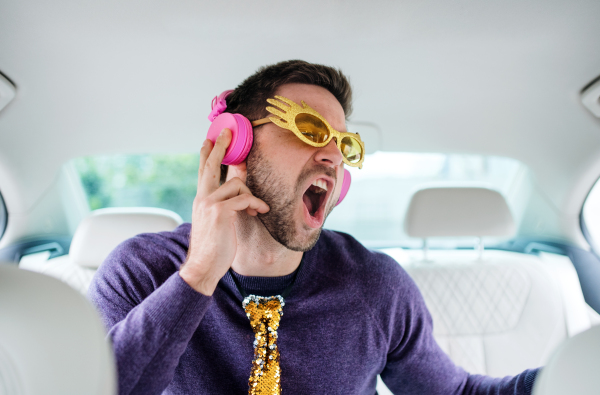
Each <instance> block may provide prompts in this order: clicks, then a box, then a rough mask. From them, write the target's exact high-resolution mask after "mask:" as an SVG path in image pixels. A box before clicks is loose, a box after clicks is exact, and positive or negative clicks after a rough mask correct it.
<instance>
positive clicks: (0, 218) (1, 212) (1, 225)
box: [0, 193, 8, 239]
mask: <svg viewBox="0 0 600 395" xmlns="http://www.w3.org/2000/svg"><path fill="white" fill-rule="evenodd" d="M7 223H8V212H7V211H6V206H5V205H4V199H2V194H1V193H0V239H1V238H2V236H3V235H4V231H5V230H6V224H7Z"/></svg>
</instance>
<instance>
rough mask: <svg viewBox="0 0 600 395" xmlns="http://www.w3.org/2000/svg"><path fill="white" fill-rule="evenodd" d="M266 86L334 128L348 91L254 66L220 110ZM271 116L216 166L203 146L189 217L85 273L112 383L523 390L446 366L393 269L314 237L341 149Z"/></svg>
mask: <svg viewBox="0 0 600 395" xmlns="http://www.w3.org/2000/svg"><path fill="white" fill-rule="evenodd" d="M275 96H277V99H276V101H270V103H271V104H275V106H278V105H279V107H280V108H284V109H285V108H287V107H285V105H284V104H282V103H285V102H287V103H288V105H292V104H293V103H295V104H296V105H301V103H302V102H305V103H306V104H307V105H308V106H309V107H310V108H312V109H313V110H314V111H316V113H318V114H320V116H321V117H322V118H323V119H324V120H325V121H324V122H328V123H329V125H330V127H331V129H334V130H335V131H338V132H342V133H343V132H346V127H345V119H346V117H347V116H348V115H349V114H350V112H351V88H350V85H349V83H348V81H347V80H346V78H345V77H344V75H343V74H342V73H341V72H340V71H339V70H335V69H333V68H330V67H326V66H322V65H315V64H310V63H306V62H303V61H288V62H282V63H278V64H275V65H272V66H268V67H264V68H262V69H260V70H259V71H258V72H257V73H255V74H254V75H253V76H251V77H249V78H248V79H247V80H246V81H244V82H243V83H242V84H241V85H240V86H238V87H237V88H236V90H235V91H234V92H233V93H232V94H231V95H230V96H229V97H228V98H227V100H226V101H227V103H226V104H227V110H226V111H228V112H231V113H240V114H242V115H244V116H245V117H247V118H249V119H250V120H251V121H256V120H258V119H264V118H265V117H267V116H269V115H271V114H269V112H268V111H267V110H266V106H267V103H266V99H273V98H275ZM292 102H293V103H292ZM270 112H271V113H272V114H280V115H281V114H282V113H281V112H279V113H278V112H277V110H273V109H271V110H270ZM282 116H283V115H282ZM274 118H275V120H274V121H273V120H272V121H270V122H266V123H264V124H263V125H261V126H258V127H255V128H254V131H253V133H254V144H253V146H252V150H251V151H250V154H249V155H248V158H247V159H246V160H245V161H243V162H242V163H239V164H237V165H231V166H229V167H228V169H225V168H224V169H223V170H224V171H223V172H221V166H220V164H221V162H222V160H223V157H224V155H225V152H226V149H227V147H228V145H229V143H230V140H231V132H230V131H229V130H227V129H225V130H223V131H222V133H221V134H220V135H219V137H218V139H217V140H216V143H215V144H214V146H213V144H212V143H211V142H210V141H209V140H207V141H205V142H204V145H203V147H202V149H201V151H200V166H199V171H198V187H197V195H196V198H195V200H194V205H193V215H192V224H191V226H190V224H184V225H182V226H180V227H179V228H177V229H176V230H174V231H173V232H163V233H160V234H144V235H139V236H137V237H135V238H133V239H130V240H128V241H126V242H125V243H123V244H121V245H120V246H119V247H117V249H116V250H115V251H113V252H112V254H111V255H110V256H109V257H108V258H107V260H106V261H105V262H104V264H103V265H102V267H101V268H100V269H99V271H98V273H97V275H96V277H95V279H94V281H93V284H92V286H91V288H90V297H91V299H92V300H93V301H94V302H95V303H96V305H97V306H98V308H99V309H100V311H101V312H102V314H103V316H104V320H105V323H106V324H107V326H108V328H109V329H110V333H109V336H110V337H111V339H112V341H113V345H114V350H115V355H116V360H117V366H118V372H119V390H120V393H121V394H159V393H161V392H163V391H164V393H173V394H175V393H177V394H243V393H250V394H277V393H280V391H282V392H283V393H284V394H374V393H375V386H376V377H377V375H378V374H381V377H382V378H383V380H384V382H385V383H386V384H387V385H388V387H389V388H390V389H391V390H392V391H393V392H395V393H402V394H489V393H494V394H511V395H515V394H529V393H530V392H531V387H532V385H533V380H534V379H535V375H536V373H537V371H536V370H529V371H525V372H523V373H522V374H520V375H518V376H516V377H512V378H511V377H507V378H504V379H494V378H490V377H485V376H476V375H469V374H468V373H466V372H465V371H464V370H462V369H461V368H459V367H457V366H455V365H454V364H453V363H452V362H451V360H450V359H449V358H448V356H446V355H445V354H444V352H443V351H442V350H441V349H440V348H439V347H438V346H437V344H436V342H435V340H434V338H433V336H432V321H431V317H430V315H429V313H428V311H427V309H426V307H425V304H424V301H423V298H422V297H421V295H420V293H419V291H418V289H417V288H416V286H415V284H414V283H413V282H412V280H411V279H410V278H409V276H408V275H407V274H406V272H404V270H402V268H401V267H400V265H398V264H397V263H396V262H395V261H394V260H393V259H391V258H390V257H388V256H387V255H384V254H380V253H377V252H373V251H369V250H367V249H365V248H364V247H363V246H362V245H361V244H359V243H358V242H357V241H356V240H355V239H353V238H352V237H351V236H349V235H347V234H343V233H337V232H331V231H321V228H322V226H323V222H324V220H325V217H326V215H327V214H328V213H329V212H330V211H331V210H332V209H333V207H334V206H335V204H336V202H337V201H338V198H339V195H340V190H341V184H342V182H341V181H342V178H343V174H344V173H343V172H344V170H343V167H344V162H346V164H348V160H347V159H348V158H347V156H346V157H345V156H344V155H347V153H345V154H342V152H341V151H340V148H338V145H337V141H336V140H332V141H330V142H329V143H328V144H327V145H325V146H323V147H315V146H312V145H309V144H307V143H306V142H305V141H304V140H306V137H307V136H309V135H310V133H309V132H302V133H301V134H298V133H292V131H291V129H292V128H291V127H288V128H287V129H286V128H284V127H281V126H286V124H285V123H282V122H277V123H278V124H279V126H278V125H276V124H275V122H276V121H277V117H274ZM289 122H292V123H293V122H294V120H293V119H291V120H289ZM332 133H333V132H332ZM297 134H298V135H297ZM303 136H304V137H303ZM309 137H310V136H309ZM367 165H368V163H367ZM316 193H318V194H319V196H318V198H315V197H314V194H316ZM252 295H253V296H252ZM281 313H284V314H283V316H281Z"/></svg>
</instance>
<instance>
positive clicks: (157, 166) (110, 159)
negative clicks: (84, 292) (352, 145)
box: [73, 152, 531, 248]
mask: <svg viewBox="0 0 600 395" xmlns="http://www.w3.org/2000/svg"><path fill="white" fill-rule="evenodd" d="M198 160H199V157H198V155H197V154H176V155H166V154H165V155H163V154H160V155H158V154H153V155H111V156H93V157H84V158H78V159H75V160H74V161H73V163H74V166H75V168H76V170H77V172H78V174H79V176H80V178H81V182H82V185H83V187H84V189H85V192H86V194H87V199H88V203H89V206H90V208H91V209H98V208H104V207H137V206H145V207H160V208H165V209H169V210H173V211H175V212H177V213H178V214H179V215H181V217H182V218H183V219H184V220H185V221H190V220H191V213H192V200H193V198H194V195H195V193H196V183H197V171H198ZM349 170H350V172H351V174H352V186H351V188H350V192H349V193H348V195H347V197H346V199H345V200H344V202H343V203H342V204H340V205H339V206H338V207H337V208H336V209H335V210H333V212H332V213H331V215H330V216H329V218H328V219H327V221H326V223H325V227H326V228H328V229H334V230H340V231H343V232H346V233H350V234H351V235H353V236H354V237H356V238H358V239H359V240H360V241H361V242H363V243H364V244H365V245H367V246H369V247H375V248H380V247H393V246H418V245H420V243H421V241H420V240H411V239H409V238H408V237H407V235H406V234H405V233H404V230H403V222H404V216H405V213H406V210H407V207H408V204H409V202H410V198H411V197H412V195H413V193H414V192H415V191H416V190H418V189H420V188H424V187H428V186H483V187H488V188H492V189H494V190H497V191H499V192H500V193H501V194H503V195H504V196H505V198H506V199H507V201H508V204H509V207H511V210H512V212H513V215H514V217H515V221H516V222H517V226H519V224H520V222H521V221H522V219H523V217H524V212H525V207H526V205H527V203H528V199H529V198H530V191H531V188H530V187H529V185H526V184H528V183H529V181H528V180H529V179H528V172H527V169H526V168H525V166H523V165H522V164H521V163H520V162H518V161H516V160H514V159H510V158H503V157H496V156H482V155H449V154H435V153H434V154H422V153H404V152H376V153H374V154H371V155H367V156H366V158H365V162H364V167H363V168H362V169H357V168H349ZM444 242H448V241H447V240H445V241H444ZM454 242H459V241H456V240H455V241H454ZM468 243H471V244H472V241H470V240H469V241H467V244H468Z"/></svg>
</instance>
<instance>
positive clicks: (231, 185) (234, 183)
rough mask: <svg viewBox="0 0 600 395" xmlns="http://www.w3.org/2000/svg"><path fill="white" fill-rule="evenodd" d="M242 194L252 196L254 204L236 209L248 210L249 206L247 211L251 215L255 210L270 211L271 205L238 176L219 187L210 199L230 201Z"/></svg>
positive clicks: (213, 200)
mask: <svg viewBox="0 0 600 395" xmlns="http://www.w3.org/2000/svg"><path fill="white" fill-rule="evenodd" d="M242 195H247V196H249V197H251V199H250V200H251V202H252V205H248V206H244V207H242V208H240V209H236V211H241V210H246V209H247V208H249V209H250V210H246V212H248V214H250V215H255V214H252V212H253V211H257V212H259V213H266V212H267V211H269V206H268V205H267V203H265V202H264V201H262V200H261V199H259V198H257V197H255V196H254V195H252V192H250V189H248V187H247V186H246V184H244V182H243V181H242V180H241V179H239V178H237V177H235V178H232V179H231V180H229V181H227V182H226V183H225V184H223V185H222V186H221V187H220V188H219V189H217V190H216V191H215V192H213V193H212V194H211V195H210V197H209V198H208V200H209V201H210V202H213V203H216V202H222V201H229V200H232V199H234V198H236V197H238V196H242ZM236 207H237V206H236Z"/></svg>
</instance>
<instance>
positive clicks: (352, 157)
mask: <svg viewBox="0 0 600 395" xmlns="http://www.w3.org/2000/svg"><path fill="white" fill-rule="evenodd" d="M340 145H341V148H342V155H344V158H346V159H347V160H348V162H350V163H358V162H360V159H361V158H362V147H361V146H360V143H359V142H358V141H357V140H356V139H354V138H352V137H348V136H346V137H344V138H343V139H342V143H341V144H340Z"/></svg>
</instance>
